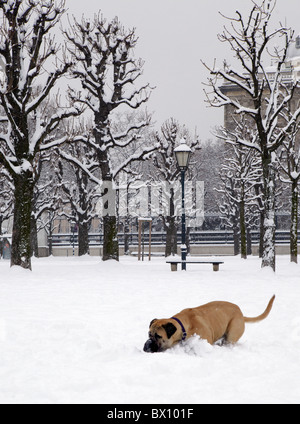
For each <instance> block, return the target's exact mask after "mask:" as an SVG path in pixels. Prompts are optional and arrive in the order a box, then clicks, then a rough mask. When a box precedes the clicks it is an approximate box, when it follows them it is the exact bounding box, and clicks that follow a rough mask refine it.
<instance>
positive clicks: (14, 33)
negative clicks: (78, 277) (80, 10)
mask: <svg viewBox="0 0 300 424" xmlns="http://www.w3.org/2000/svg"><path fill="white" fill-rule="evenodd" d="M64 4H65V2H64V1H63V0H62V1H55V0H44V1H36V0H13V1H2V2H0V21H1V29H0V58H1V63H2V64H4V65H3V66H2V69H0V73H1V78H0V104H1V106H2V110H3V113H1V117H0V121H1V123H2V126H1V134H0V139H1V147H0V162H1V163H2V165H3V166H4V167H5V168H6V169H7V171H8V172H9V173H10V175H11V177H12V179H13V182H14V198H15V208H14V225H13V240H12V259H11V264H12V265H19V266H22V267H24V268H31V261H30V226H31V225H30V220H31V212H32V201H33V191H34V186H35V183H36V178H35V175H34V173H35V170H34V162H35V158H36V156H37V155H39V154H40V152H42V151H43V150H46V149H47V148H50V147H51V148H52V147H55V146H56V145H58V144H61V140H59V141H58V142H56V141H55V139H53V138H51V135H52V133H53V131H54V130H55V129H56V128H57V126H58V124H59V123H60V122H62V121H63V120H64V119H67V118H69V117H70V116H75V115H76V116H78V115H79V114H80V113H81V112H82V110H81V106H80V107H79V106H78V107H77V106H76V104H73V105H72V107H65V108H60V107H59V105H57V112H56V113H55V114H54V115H52V116H48V113H47V105H46V103H47V102H46V100H47V98H48V97H49V95H50V94H51V93H52V91H53V89H54V87H55V86H56V84H57V82H58V81H59V80H60V79H61V78H62V77H63V76H64V75H65V74H66V72H67V71H68V70H69V68H70V66H71V62H70V61H69V60H67V58H66V56H65V57H63V58H61V59H59V51H60V47H61V46H60V45H58V44H56V43H55V39H54V37H53V36H52V35H51V30H52V29H53V28H54V27H55V26H56V25H57V23H58V22H59V20H60V18H61V16H62V14H63V13H64Z"/></svg>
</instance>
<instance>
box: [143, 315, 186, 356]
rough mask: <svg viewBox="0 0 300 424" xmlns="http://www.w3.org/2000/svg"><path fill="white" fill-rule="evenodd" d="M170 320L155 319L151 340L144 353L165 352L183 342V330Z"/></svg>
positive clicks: (151, 330) (151, 326) (152, 325)
mask: <svg viewBox="0 0 300 424" xmlns="http://www.w3.org/2000/svg"><path fill="white" fill-rule="evenodd" d="M178 327H180V326H178V324H177V323H176V321H173V320H170V319H154V320H152V321H151V322H150V327H149V339H148V340H147V341H146V343H145V345H144V351H145V352H149V353H154V352H164V351H165V350H166V349H169V348H170V347H172V346H174V344H176V343H178V342H180V341H181V340H182V331H181V328H178Z"/></svg>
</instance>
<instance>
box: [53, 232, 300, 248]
mask: <svg viewBox="0 0 300 424" xmlns="http://www.w3.org/2000/svg"><path fill="white" fill-rule="evenodd" d="M125 237H128V243H129V244H130V245H133V246H137V245H138V233H137V232H132V233H128V234H126V235H125V234H124V233H119V234H118V240H119V244H120V245H121V246H122V245H124V243H125ZM259 237H260V234H259V232H258V231H252V232H251V239H252V243H254V244H256V243H259ZM298 237H299V240H300V232H298ZM177 241H178V244H180V242H181V233H180V232H178V233H177ZM189 241H190V244H191V245H202V244H229V245H230V244H233V241H234V239H233V232H231V231H226V230H219V231H197V232H191V233H190V234H189ZM144 242H145V244H146V243H149V234H147V233H145V234H144ZM289 242H290V233H289V231H284V230H278V231H276V243H277V244H288V243H289ZM165 243H166V233H164V232H155V231H154V232H152V235H151V244H152V245H161V244H165ZM73 244H74V245H75V246H77V245H78V235H77V233H76V234H74V235H73V234H68V233H65V234H55V235H53V236H52V245H53V246H72V245H73ZM89 244H90V246H102V245H103V234H99V233H91V234H89Z"/></svg>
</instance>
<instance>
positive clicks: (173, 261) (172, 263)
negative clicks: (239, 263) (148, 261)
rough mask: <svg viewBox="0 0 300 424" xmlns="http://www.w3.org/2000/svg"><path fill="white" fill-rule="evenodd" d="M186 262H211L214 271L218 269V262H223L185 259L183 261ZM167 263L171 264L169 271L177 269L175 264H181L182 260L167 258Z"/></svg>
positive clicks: (219, 262)
mask: <svg viewBox="0 0 300 424" xmlns="http://www.w3.org/2000/svg"><path fill="white" fill-rule="evenodd" d="M184 262H185V263H186V264H212V266H213V270H214V271H219V267H220V264H223V263H224V262H222V261H216V260H211V261H204V260H187V261H184ZM167 264H171V271H177V265H178V264H182V261H181V260H180V259H179V260H178V259H174V260H172V259H171V260H169V261H167Z"/></svg>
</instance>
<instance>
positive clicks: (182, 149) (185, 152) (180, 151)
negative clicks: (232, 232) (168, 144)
mask: <svg viewBox="0 0 300 424" xmlns="http://www.w3.org/2000/svg"><path fill="white" fill-rule="evenodd" d="M174 152H175V156H176V160H177V164H178V167H179V168H180V171H181V190H182V191H181V194H182V220H181V222H182V229H181V261H182V264H181V269H182V270H183V271H185V270H186V255H187V247H186V231H185V205H184V179H185V171H186V170H187V168H188V166H189V160H190V156H191V152H192V151H191V149H190V147H189V146H188V145H187V144H186V142H185V139H184V138H182V139H181V140H180V145H179V146H178V147H176V149H175V150H174Z"/></svg>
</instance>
